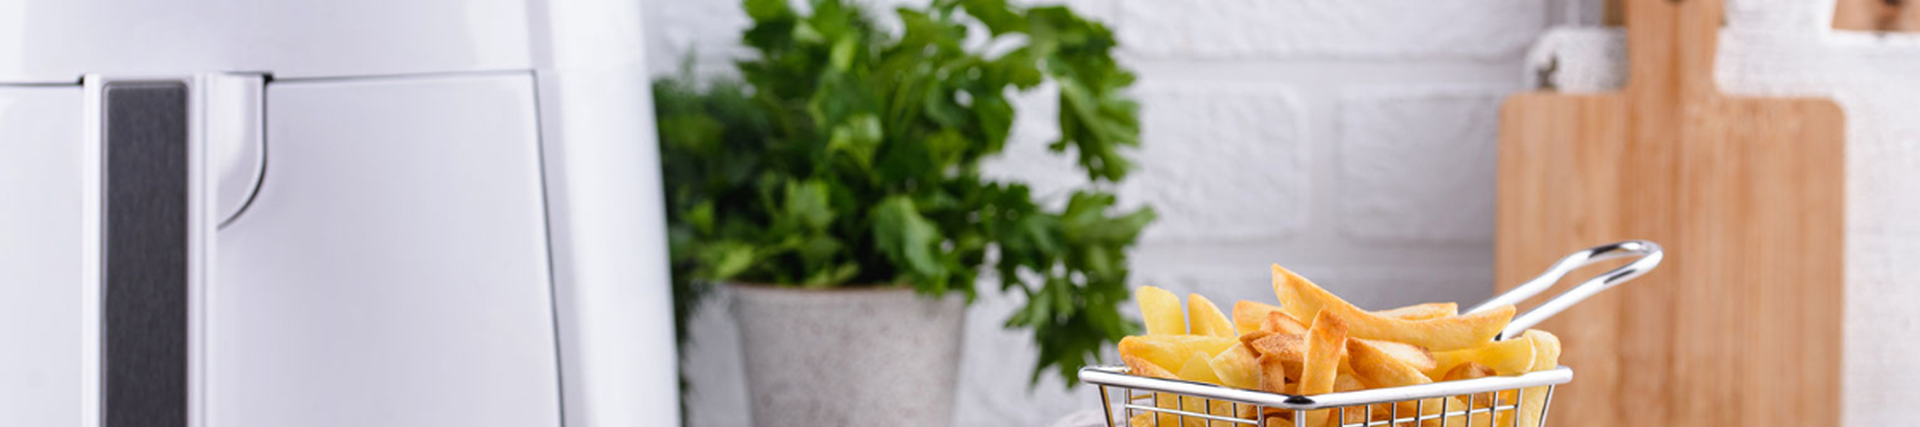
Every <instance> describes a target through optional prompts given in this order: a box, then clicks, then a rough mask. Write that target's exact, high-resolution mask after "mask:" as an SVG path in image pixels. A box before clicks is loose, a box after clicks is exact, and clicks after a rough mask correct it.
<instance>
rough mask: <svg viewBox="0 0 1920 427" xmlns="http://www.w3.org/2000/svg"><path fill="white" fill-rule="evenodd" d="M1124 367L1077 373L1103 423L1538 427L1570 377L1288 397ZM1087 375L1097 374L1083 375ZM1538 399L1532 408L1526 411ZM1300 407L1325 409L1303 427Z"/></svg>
mask: <svg viewBox="0 0 1920 427" xmlns="http://www.w3.org/2000/svg"><path fill="white" fill-rule="evenodd" d="M1124 369H1125V368H1124V367H1099V368H1088V369H1087V370H1083V371H1082V378H1083V379H1086V380H1087V382H1088V383H1089V384H1091V385H1094V386H1097V387H1099V391H1100V400H1101V403H1102V405H1103V410H1104V412H1105V414H1106V421H1107V425H1108V426H1109V427H1243V426H1253V427H1281V426H1295V427H1327V426H1339V427H1389V426H1391V427H1401V426H1419V427H1539V426H1544V425H1546V417H1547V408H1549V407H1550V406H1551V405H1552V403H1553V391H1554V387H1555V386H1556V385H1557V384H1561V383H1565V382H1567V381H1569V380H1571V379H1572V371H1571V370H1569V369H1567V368H1564V367H1562V368H1558V369H1554V370H1551V371H1544V372H1536V373H1530V374H1525V375H1519V376H1511V377H1491V378H1482V379H1475V380H1465V381H1448V382H1439V383H1432V384H1422V385H1417V386H1407V387H1392V388H1383V389H1371V390H1362V391H1357V392H1345V393H1329V394H1322V395H1316V396H1292V395H1283V394H1274V393H1263V392H1257V391H1250V390H1238V389H1231V388H1226V387H1220V386H1215V385H1209V384H1200V383H1192V382H1187V381H1178V380H1166V379H1157V378H1146V377H1137V376H1132V375H1126V374H1124V373H1122V372H1121V370H1124ZM1089 373H1092V374H1096V375H1088V374H1089ZM1528 395H1534V396H1537V397H1538V399H1537V401H1538V402H1539V403H1538V405H1539V408H1533V409H1532V410H1529V409H1528V408H1529V405H1532V404H1531V403H1528V399H1523V398H1521V396H1528ZM1307 411H1324V413H1325V414H1326V416H1325V419H1327V420H1329V421H1327V422H1326V424H1325V425H1324V426H1310V425H1309V424H1308V418H1310V417H1307V416H1301V414H1303V413H1306V412H1307Z"/></svg>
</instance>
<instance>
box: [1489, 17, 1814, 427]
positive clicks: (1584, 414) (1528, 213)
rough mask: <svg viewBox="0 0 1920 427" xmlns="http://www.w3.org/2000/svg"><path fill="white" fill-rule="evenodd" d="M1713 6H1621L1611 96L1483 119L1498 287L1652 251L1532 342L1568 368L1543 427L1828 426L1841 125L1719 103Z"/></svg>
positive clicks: (1805, 112) (1525, 106)
mask: <svg viewBox="0 0 1920 427" xmlns="http://www.w3.org/2000/svg"><path fill="white" fill-rule="evenodd" d="M1721 3H1722V2H1721V0H1675V1H1669V0H1628V2H1627V7H1626V9H1627V10H1626V17H1627V19H1626V25H1627V34H1628V37H1627V39H1628V50H1629V54H1628V58H1629V59H1630V65H1629V67H1630V70H1629V74H1628V75H1629V81H1628V84H1627V87H1626V88H1625V89H1624V90H1623V91H1621V92H1617V93H1603V94H1590V95H1574V94H1556V93H1550V92H1534V93H1523V94H1519V95H1515V96H1514V97H1512V98H1510V99H1508V100H1507V102H1506V104H1505V106H1504V109H1503V110H1502V112H1501V123H1500V151H1499V152H1500V154H1499V156H1500V160H1499V162H1500V166H1499V179H1498V191H1499V201H1498V205H1499V207H1498V211H1497V212H1498V213H1497V215H1498V218H1497V224H1498V225H1497V230H1498V231H1497V236H1496V244H1495V248H1496V249H1495V252H1496V254H1495V264H1496V265H1495V271H1496V273H1495V277H1496V280H1497V282H1496V283H1498V284H1499V285H1497V286H1498V287H1500V288H1501V289H1499V290H1504V289H1505V288H1506V287H1510V286H1513V285H1516V284H1519V283H1521V282H1524V281H1525V280H1526V279H1529V278H1532V277H1533V276H1534V275H1536V274H1538V273H1539V272H1540V271H1541V270H1544V269H1545V268H1546V267H1547V266H1548V265H1549V264H1551V263H1552V262H1553V261H1554V260H1555V259H1557V258H1558V257H1560V256H1561V255H1563V254H1566V253H1569V252H1572V251H1574V250H1577V249H1581V248H1585V247H1588V246H1591V245H1595V244H1600V243H1605V242H1612V241H1619V240H1626V239H1648V240H1653V241H1655V242H1658V243H1660V244H1661V245H1663V246H1665V248H1666V251H1667V258H1666V261H1665V263H1664V264H1662V265H1661V266H1660V267H1659V268H1658V269H1657V270H1655V271H1654V272H1653V273H1651V274H1648V275H1647V276H1644V277H1642V278H1640V279H1638V280H1636V281H1633V282H1630V283H1628V284H1625V285H1622V286H1621V287H1619V288H1617V289H1614V290H1610V291H1607V292H1605V293H1602V294H1600V295H1599V296H1597V297H1595V298H1593V299H1590V300H1588V301H1587V302H1585V303H1582V304H1581V305H1579V306H1577V307H1574V308H1573V309H1571V310H1568V311H1567V312H1565V313H1562V314H1560V315H1559V316H1557V317H1555V318H1554V319H1553V320H1552V321H1549V322H1546V323H1544V324H1542V325H1540V328H1542V329H1546V330H1548V331H1552V332H1554V333H1556V334H1558V335H1559V336H1560V337H1561V339H1562V341H1563V343H1564V345H1565V355H1564V356H1563V358H1562V359H1561V363H1562V364H1564V365H1566V366H1569V367H1572V368H1573V369H1574V380H1573V382H1572V383H1570V384H1568V385H1566V386H1562V387H1560V388H1559V390H1558V394H1556V395H1555V397H1554V399H1553V407H1552V408H1551V412H1550V414H1551V417H1552V418H1553V419H1552V420H1551V424H1549V425H1555V426H1576V427H1579V426H1594V427H1598V426H1607V427H1615V426H1656V425H1675V426H1731V425H1738V426H1828V425H1837V424H1838V423H1839V422H1840V421H1839V419H1840V399H1841V396H1840V360H1841V358H1840V351H1841V350H1840V349H1841V343H1842V341H1841V339H1842V336H1841V319H1842V317H1841V298H1842V291H1843V283H1844V282H1843V279H1842V251H1843V249H1842V239H1843V234H1842V233H1843V231H1844V225H1843V221H1844V216H1845V215H1844V205H1843V201H1844V200H1843V194H1844V192H1845V186H1844V180H1845V178H1844V177H1845V173H1844V167H1845V164H1844V156H1843V150H1845V145H1844V143H1845V137H1844V134H1843V131H1844V126H1843V125H1844V119H1843V117H1842V115H1841V111H1840V108H1839V107H1838V106H1837V105H1835V104H1834V103H1833V102H1831V101H1827V100H1820V99H1785V98H1749V97H1734V96H1727V95H1724V94H1721V93H1719V92H1718V91H1717V90H1716V88H1715V87H1714V83H1713V58H1714V52H1715V48H1716V37H1717V36H1718V30H1719V29H1720V25H1721V22H1722V19H1721V17H1722V13H1723V10H1722V4H1721ZM1599 271H1601V270H1598V269H1593V272H1594V273H1598V272H1599ZM1577 276H1578V274H1576V277H1577ZM1562 286H1563V287H1564V286H1566V284H1563V285H1562Z"/></svg>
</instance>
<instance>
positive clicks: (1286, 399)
mask: <svg viewBox="0 0 1920 427" xmlns="http://www.w3.org/2000/svg"><path fill="white" fill-rule="evenodd" d="M1634 256H1637V257H1639V259H1636V260H1634V261H1633V262H1630V263H1627V264H1626V265H1623V266H1620V267H1618V268H1615V269H1613V270H1611V271H1608V272H1606V273H1603V274H1601V275H1599V276H1595V277H1594V278H1591V279H1587V281H1585V282H1582V283H1580V284H1579V285H1576V286H1574V287H1572V288H1570V289H1568V290H1567V291H1566V292H1565V293H1562V294H1560V295H1558V296H1555V297H1553V298H1552V299H1549V300H1547V301H1546V302H1544V303H1541V304H1540V305H1539V306H1538V307H1534V308H1533V309H1532V310H1529V311H1527V312H1526V313H1524V314H1521V315H1519V316H1515V317H1514V318H1513V321H1512V322H1509V323H1508V324H1507V327H1506V328H1505V329H1502V330H1501V332H1500V335H1498V336H1496V337H1494V339H1495V340H1504V339H1508V338H1512V337H1516V336H1519V335H1520V333H1521V332H1523V331H1526V330H1527V328H1531V327H1533V325H1536V324H1539V323H1540V322H1541V321H1544V320H1546V319H1547V318H1550V317H1553V315H1555V314H1559V313H1560V312H1561V311H1565V310H1566V309H1567V308H1569V307H1572V306H1573V305H1574V304H1577V303H1579V302H1580V301H1581V300H1585V299H1587V297H1591V296H1593V295H1594V294H1597V293H1599V292H1600V291H1604V290H1606V289H1608V288H1612V287H1613V286H1615V285H1618V284H1620V283H1624V282H1626V281H1629V280H1633V278H1635V277H1639V276H1640V275H1642V274H1646V273H1647V271H1650V270H1652V269H1653V267H1654V266H1657V265H1659V264H1660V260H1661V258H1662V257H1663V255H1662V252H1661V250H1660V245H1658V244H1655V243H1653V242H1649V241H1644V240H1629V241H1625V242H1619V243H1613V244H1608V245H1602V246H1597V247H1593V248H1589V249H1586V250H1583V251H1579V252H1575V253H1573V254H1571V255H1567V257H1565V258H1561V259H1560V261H1559V262H1556V263H1554V264H1553V266H1551V267H1548V268H1547V271H1546V272H1544V273H1541V275H1540V276H1539V277H1535V278H1533V280H1529V281H1527V282H1526V283H1523V284H1521V285H1520V286H1517V287H1514V288H1513V290H1510V291H1507V292H1506V293H1504V294H1500V295H1498V296H1495V297H1493V298H1491V299H1488V300H1487V301H1486V302H1483V303H1480V305H1479V306H1476V307H1474V308H1473V309H1471V310H1468V312H1469V313H1471V312H1476V311H1480V310H1485V309H1488V308H1492V307H1497V306H1501V305H1507V304H1515V303H1519V302H1521V301H1525V300H1527V299H1529V298H1532V297H1533V296H1534V295H1538V294H1539V293H1541V292H1543V291H1546V290H1547V289H1548V288H1551V287H1553V284H1554V283H1557V282H1559V281H1560V279H1562V278H1564V277H1566V275H1567V273H1570V272H1572V271H1573V270H1575V269H1578V268H1581V267H1585V266H1588V265H1592V264H1594V263H1598V262H1601V261H1605V260H1609V259H1617V258H1624V257H1634ZM1080 379H1081V380H1082V381H1086V382H1087V384H1092V385H1094V386H1097V387H1099V388H1100V404H1101V406H1102V411H1101V412H1103V413H1105V415H1106V420H1107V425H1108V426H1109V427H1241V426H1256V427H1264V426H1286V425H1292V426H1295V427H1323V426H1309V425H1308V424H1307V420H1308V419H1309V418H1311V417H1306V416H1301V414H1303V413H1311V412H1310V411H1325V412H1324V413H1325V414H1327V415H1326V419H1329V420H1332V421H1331V422H1329V424H1330V425H1337V426H1340V427H1374V426H1394V427H1399V426H1420V427H1522V426H1525V427H1538V426H1544V425H1546V421H1547V410H1548V408H1549V407H1551V406H1552V404H1553V391H1554V388H1555V387H1556V386H1558V385H1560V384H1565V383H1567V382H1568V381H1572V380H1573V369H1572V368H1568V367H1566V366H1560V367H1557V368H1554V369H1549V370H1544V371H1537V372H1529V373H1525V374H1520V375H1510V376H1496V377H1486V378H1476V379H1470V380H1459V381H1444V382H1436V383H1429V384H1420V385H1412V386H1403V387H1387V388H1376V389H1367V390H1356V391H1348V392H1336V393H1326V394H1317V395H1313V396H1296V395H1288V394H1278V393H1269V392H1263V391H1256V390H1243V389H1237V388H1231V387H1223V386H1218V385H1213V384H1206V383H1198V382H1190V381H1181V380H1171V379H1161V378H1150V377H1142V376H1135V375H1130V374H1128V373H1127V367H1126V366H1119V365H1115V366H1090V367H1086V368H1082V369H1080ZM1532 402H1537V403H1532ZM1276 415H1278V416H1286V417H1289V418H1291V421H1288V418H1278V417H1275V416H1276ZM1263 423H1269V424H1263Z"/></svg>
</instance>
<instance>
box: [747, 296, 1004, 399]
mask: <svg viewBox="0 0 1920 427" xmlns="http://www.w3.org/2000/svg"><path fill="white" fill-rule="evenodd" d="M729 287H730V288H732V290H733V294H734V299H733V305H732V307H731V308H732V311H733V317H734V319H735V321H736V322H737V323H738V324H739V326H740V348H741V352H742V353H744V354H743V356H744V357H743V358H742V360H743V361H744V364H745V367H746V374H747V395H748V398H749V401H750V402H751V403H752V405H753V420H754V424H755V425H757V426H760V427H841V426H882V425H887V426H891V425H915V426H934V427H945V426H950V425H952V424H953V406H954V393H955V389H957V388H958V380H959V378H958V375H959V370H960V340H961V330H962V327H963V324H964V322H963V320H964V319H965V317H966V307H965V304H964V301H963V300H962V299H961V298H960V296H958V295H949V296H947V297H944V298H940V299H929V298H926V297H922V296H919V295H916V294H914V292H913V290H912V289H911V288H905V287H891V288H854V289H828V290H803V289H796V288H778V287H771V286H759V285H740V284H734V285H729Z"/></svg>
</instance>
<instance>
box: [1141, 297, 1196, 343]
mask: <svg viewBox="0 0 1920 427" xmlns="http://www.w3.org/2000/svg"><path fill="white" fill-rule="evenodd" d="M1133 299H1134V300H1135V301H1137V302H1139V303H1140V320H1141V321H1143V322H1145V323H1146V324H1147V335H1180V334H1185V333H1187V318H1186V315H1184V314H1181V313H1180V298H1179V297H1176V296H1173V293H1172V292H1167V290H1166V289H1160V288H1156V287H1152V286H1141V287H1140V289H1136V290H1134V291H1133Z"/></svg>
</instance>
